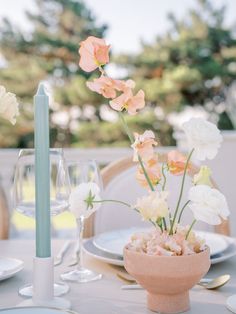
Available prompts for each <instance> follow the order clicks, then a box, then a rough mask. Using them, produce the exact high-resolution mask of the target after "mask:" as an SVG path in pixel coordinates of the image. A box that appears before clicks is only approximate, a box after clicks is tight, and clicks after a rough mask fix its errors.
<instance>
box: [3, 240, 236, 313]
mask: <svg viewBox="0 0 236 314" xmlns="http://www.w3.org/2000/svg"><path fill="white" fill-rule="evenodd" d="M63 243H64V241H63V240H53V241H52V251H53V253H54V255H56V254H57V252H58V251H59V249H60V248H61V247H62V245H63ZM72 250H73V249H72V247H71V250H70V251H69V252H68V253H67V255H66V256H65V258H64V262H63V264H61V265H59V266H57V267H55V281H60V274H61V273H62V272H64V271H68V270H71V267H68V266H67V264H68V260H69V258H70V255H71V251H72ZM34 252H35V249H34V242H33V241H31V240H2V241H0V256H4V257H12V258H19V259H22V260H23V261H24V263H25V267H24V269H23V271H21V272H19V273H18V274H16V275H15V276H14V277H12V278H10V279H7V280H5V281H0V308H4V307H12V306H15V305H17V304H18V303H20V302H21V301H22V300H23V299H22V298H21V297H20V296H19V295H18V288H19V287H21V286H23V285H24V284H26V283H29V282H32V258H33V256H34ZM84 263H85V266H87V267H88V268H91V269H93V270H95V271H97V272H100V273H102V274H103V278H102V279H101V280H99V281H95V282H90V283H83V284H78V283H69V286H70V291H69V293H68V294H67V295H66V296H65V297H66V298H67V299H69V300H70V301H71V303H72V310H74V311H76V312H78V313H79V314H131V313H133V314H134V313H135V314H151V313H153V312H151V311H149V310H147V308H146V296H145V291H143V290H128V291H127V290H121V285H123V284H124V283H123V282H121V281H120V280H119V279H118V278H117V277H116V272H117V270H119V267H116V266H112V265H108V264H106V263H103V262H101V261H97V260H95V259H94V258H92V257H88V256H85V257H84ZM226 273H228V274H230V275H231V280H230V282H229V283H228V284H227V285H226V286H224V287H222V288H221V289H219V290H216V291H210V290H206V289H204V288H202V287H199V286H195V287H194V288H193V289H192V290H191V291H190V299H191V310H190V311H188V312H186V313H194V314H195V313H196V314H199V313H202V314H204V313H207V314H210V313H212V314H213V313H214V314H224V313H225V314H229V313H230V312H229V310H227V308H226V307H225V302H226V299H227V297H228V296H230V295H232V294H236V257H234V258H231V259H230V260H228V261H225V262H223V263H220V264H216V265H213V266H212V267H211V269H210V271H209V273H208V275H207V276H208V277H216V276H218V275H221V274H226Z"/></svg>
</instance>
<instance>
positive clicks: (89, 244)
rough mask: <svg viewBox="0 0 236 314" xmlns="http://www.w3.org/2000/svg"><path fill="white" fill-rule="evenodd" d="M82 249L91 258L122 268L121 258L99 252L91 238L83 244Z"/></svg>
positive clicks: (122, 261)
mask: <svg viewBox="0 0 236 314" xmlns="http://www.w3.org/2000/svg"><path fill="white" fill-rule="evenodd" d="M83 249H84V251H85V252H86V253H87V254H88V255H89V256H92V257H94V258H96V259H98V260H100V261H103V262H106V263H108V264H112V265H117V266H124V260H123V256H119V255H115V254H111V253H107V252H104V251H102V250H100V249H99V248H97V247H96V246H95V245H94V243H93V238H92V239H89V240H87V241H85V242H84V245H83Z"/></svg>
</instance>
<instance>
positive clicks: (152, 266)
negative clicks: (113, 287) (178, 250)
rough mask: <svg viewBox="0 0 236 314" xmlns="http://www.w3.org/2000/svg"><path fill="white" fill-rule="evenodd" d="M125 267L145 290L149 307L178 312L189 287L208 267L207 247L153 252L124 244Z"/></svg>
mask: <svg viewBox="0 0 236 314" xmlns="http://www.w3.org/2000/svg"><path fill="white" fill-rule="evenodd" d="M124 262H125V269H126V270H127V272H128V273H129V274H130V275H131V276H133V277H134V278H135V279H136V280H137V282H138V283H139V284H140V285H141V286H142V287H143V288H144V289H146V290H147V306H148V308H149V309H150V310H151V311H154V312H161V313H181V312H185V311H187V310H188V309H189V308H190V304H189V289H191V288H192V287H193V286H194V285H195V284H196V283H197V282H198V281H199V280H200V279H201V278H202V277H203V276H204V275H205V274H206V273H207V272H208V270H209V268H210V250H209V248H206V250H204V251H203V252H201V253H197V254H193V255H183V256H152V255H148V254H144V253H139V252H135V251H131V250H129V249H128V248H127V246H126V247H125V248H124Z"/></svg>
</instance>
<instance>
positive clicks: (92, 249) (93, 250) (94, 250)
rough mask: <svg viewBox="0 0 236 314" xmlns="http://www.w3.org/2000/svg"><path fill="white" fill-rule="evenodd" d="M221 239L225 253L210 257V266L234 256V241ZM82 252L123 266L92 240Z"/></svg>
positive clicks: (235, 248)
mask: <svg viewBox="0 0 236 314" xmlns="http://www.w3.org/2000/svg"><path fill="white" fill-rule="evenodd" d="M223 237H224V238H225V240H226V241H227V242H228V247H227V249H226V250H225V251H223V252H221V253H218V254H215V255H212V256H211V264H212V265H213V264H217V263H221V262H223V261H226V260H227V259H229V258H231V257H233V256H235V255H236V243H235V240H234V239H232V238H230V237H226V236H223ZM84 250H85V252H86V253H87V254H88V255H89V256H92V257H94V258H96V259H98V260H100V261H103V262H105V263H108V264H112V265H117V266H124V260H123V257H121V256H119V255H115V254H111V253H108V252H104V251H102V250H100V249H99V248H98V247H96V246H95V245H94V242H93V238H91V239H89V240H87V241H86V242H85V243H84Z"/></svg>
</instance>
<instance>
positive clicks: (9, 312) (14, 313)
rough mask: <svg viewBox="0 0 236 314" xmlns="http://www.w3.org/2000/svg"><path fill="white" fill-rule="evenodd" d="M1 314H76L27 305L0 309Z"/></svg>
mask: <svg viewBox="0 0 236 314" xmlns="http://www.w3.org/2000/svg"><path fill="white" fill-rule="evenodd" d="M0 313H1V314H76V312H73V311H70V310H62V309H56V308H50V307H41V306H29V307H12V308H7V309H2V310H0Z"/></svg>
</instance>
